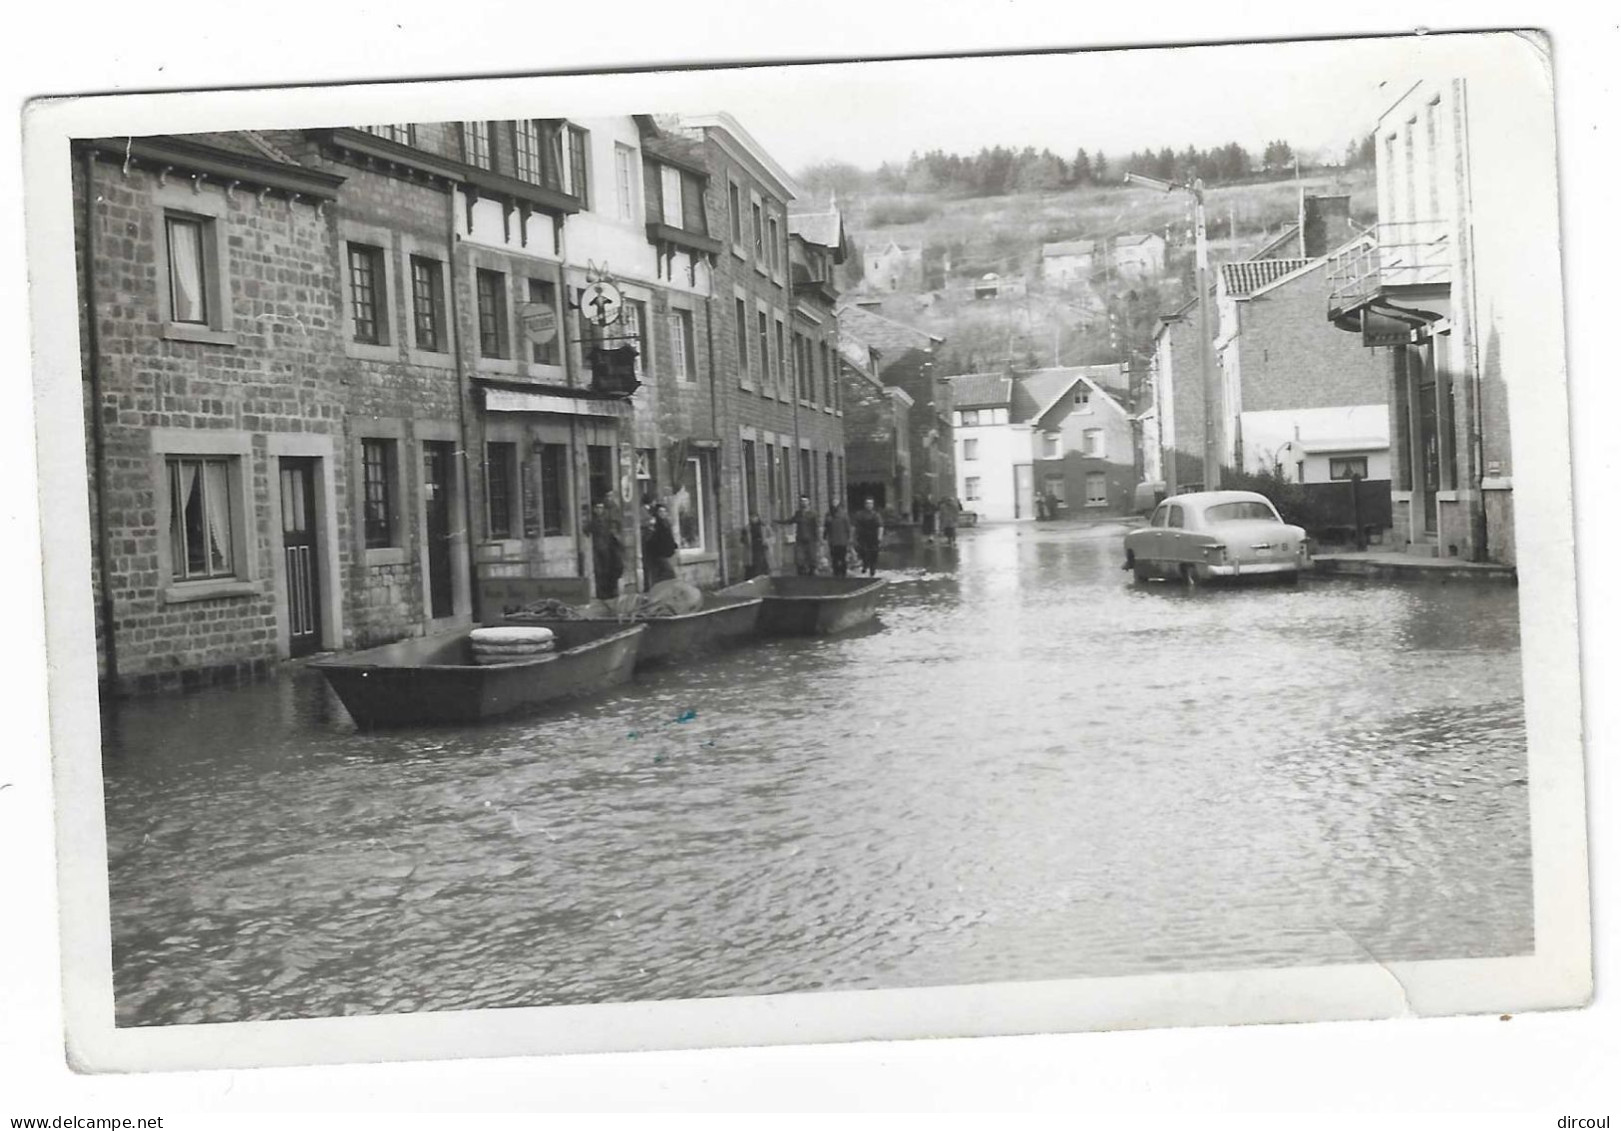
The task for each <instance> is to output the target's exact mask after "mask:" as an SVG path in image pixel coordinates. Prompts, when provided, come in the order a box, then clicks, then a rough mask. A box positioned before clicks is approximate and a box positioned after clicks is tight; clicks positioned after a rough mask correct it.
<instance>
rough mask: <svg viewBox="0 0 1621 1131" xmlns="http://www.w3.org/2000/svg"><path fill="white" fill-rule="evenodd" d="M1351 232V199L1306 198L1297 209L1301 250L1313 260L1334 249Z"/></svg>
mask: <svg viewBox="0 0 1621 1131" xmlns="http://www.w3.org/2000/svg"><path fill="white" fill-rule="evenodd" d="M1350 230H1351V198H1350V196H1349V195H1344V196H1308V197H1306V198H1305V199H1304V200H1303V201H1302V202H1301V206H1300V236H1301V250H1302V251H1303V252H1304V253H1305V256H1306V258H1308V259H1316V258H1317V257H1318V256H1320V255H1327V254H1328V253H1329V252H1330V251H1332V250H1333V249H1334V248H1336V247H1338V246H1339V244H1340V241H1342V240H1343V239H1345V237H1346V236H1347V235H1348V234H1349V233H1350Z"/></svg>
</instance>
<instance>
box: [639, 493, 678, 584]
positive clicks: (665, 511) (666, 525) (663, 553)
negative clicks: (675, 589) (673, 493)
mask: <svg viewBox="0 0 1621 1131" xmlns="http://www.w3.org/2000/svg"><path fill="white" fill-rule="evenodd" d="M677 549H678V546H677V545H676V540H675V530H674V529H672V528H671V526H670V508H669V507H667V506H665V505H664V504H663V503H660V504H659V505H658V506H656V507H654V508H653V522H652V524H651V525H650V526H648V528H647V532H646V533H645V534H644V535H643V536H642V553H644V554H646V555H647V576H648V579H649V581H650V582H651V583H652V584H654V585H657V584H658V583H659V582H661V581H669V580H671V579H672V578H674V577H675V552H676V550H677Z"/></svg>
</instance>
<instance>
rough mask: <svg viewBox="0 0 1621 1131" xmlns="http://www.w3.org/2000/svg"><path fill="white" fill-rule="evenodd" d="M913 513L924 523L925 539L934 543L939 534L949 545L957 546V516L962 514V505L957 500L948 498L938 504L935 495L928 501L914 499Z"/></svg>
mask: <svg viewBox="0 0 1621 1131" xmlns="http://www.w3.org/2000/svg"><path fill="white" fill-rule="evenodd" d="M912 512H913V513H914V514H916V515H917V516H918V518H919V519H920V520H921V521H922V523H923V537H924V538H926V539H928V540H929V541H930V542H933V541H934V538H935V534H936V533H938V534H939V535H940V537H942V538H944V539H945V540H946V542H947V543H949V544H951V545H956V542H957V516H958V515H960V514H961V513H962V504H961V503H959V502H957V500H956V499H954V498H949V497H948V498H944V499H941V500H940V501H938V502H936V501H935V498H934V496H933V495H930V496H929V497H928V498H926V499H914V500H913V501H912Z"/></svg>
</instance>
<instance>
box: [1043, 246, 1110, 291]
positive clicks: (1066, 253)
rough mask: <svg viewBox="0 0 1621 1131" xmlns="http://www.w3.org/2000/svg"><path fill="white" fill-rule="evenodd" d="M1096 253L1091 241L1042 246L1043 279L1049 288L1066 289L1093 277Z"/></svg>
mask: <svg viewBox="0 0 1621 1131" xmlns="http://www.w3.org/2000/svg"><path fill="white" fill-rule="evenodd" d="M1096 258H1097V256H1096V251H1095V248H1094V246H1093V243H1092V241H1091V240H1064V241H1061V242H1059V243H1048V244H1042V245H1041V277H1042V279H1043V280H1044V281H1045V282H1046V283H1047V285H1048V286H1053V287H1066V286H1070V285H1073V284H1076V283H1084V282H1086V281H1087V280H1088V279H1090V278H1091V277H1092V269H1093V265H1094V261H1095V260H1096Z"/></svg>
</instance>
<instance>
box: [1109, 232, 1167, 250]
mask: <svg viewBox="0 0 1621 1131" xmlns="http://www.w3.org/2000/svg"><path fill="white" fill-rule="evenodd" d="M1164 238H1165V237H1164V236H1161V235H1160V234H1159V233H1158V232H1136V233H1133V234H1131V235H1127V236H1116V237H1115V238H1114V242H1115V245H1116V246H1117V247H1118V246H1119V245H1120V244H1126V245H1128V246H1129V245H1131V244H1138V243H1147V242H1148V241H1149V240H1160V241H1161V242H1163V241H1164Z"/></svg>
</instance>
